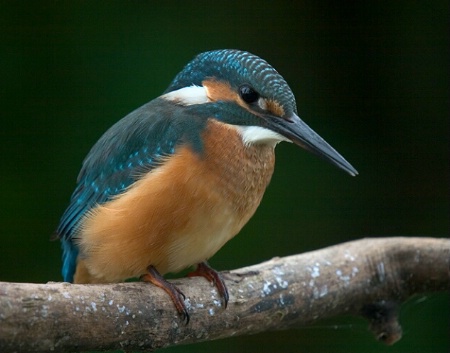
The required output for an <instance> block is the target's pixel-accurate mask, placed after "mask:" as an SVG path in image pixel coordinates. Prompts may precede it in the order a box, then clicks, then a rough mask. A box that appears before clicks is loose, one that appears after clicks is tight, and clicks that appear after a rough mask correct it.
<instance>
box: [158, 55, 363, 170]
mask: <svg viewBox="0 0 450 353" xmlns="http://www.w3.org/2000/svg"><path fill="white" fill-rule="evenodd" d="M163 98H165V99H168V100H172V101H174V102H177V103H179V104H182V105H202V107H204V108H206V109H209V107H215V108H216V110H217V107H220V110H221V111H222V112H223V113H222V114H220V111H219V113H216V116H217V117H219V118H220V119H221V120H223V121H224V122H227V123H230V124H233V125H236V126H238V127H239V130H240V132H241V134H242V138H243V141H244V143H246V144H258V143H273V144H275V143H278V142H280V141H289V142H293V143H295V144H297V145H299V146H301V147H302V148H304V149H306V150H307V151H310V152H312V153H314V154H316V155H317V156H319V157H321V158H324V159H325V160H328V161H329V162H331V163H332V164H334V165H336V166H337V167H339V168H341V169H343V170H345V171H346V172H348V173H349V174H350V175H353V176H354V175H357V174H358V172H357V171H356V169H355V168H353V167H352V165H351V164H350V163H348V162H347V161H346V160H345V159H344V158H343V157H342V156H341V155H340V154H339V153H338V152H337V151H336V150H335V149H334V148H333V147H331V146H330V145H329V144H328V143H327V142H326V141H325V140H324V139H322V138H321V137H320V136H319V135H318V134H316V133H315V132H314V131H313V130H312V129H311V128H310V127H309V126H308V125H307V124H306V123H304V122H303V121H302V120H301V119H300V118H299V117H298V115H297V106H296V103H295V97H294V94H293V93H292V90H291V89H290V87H289V85H288V84H287V83H286V81H285V80H284V78H283V77H282V76H281V75H280V74H279V73H278V72H277V71H276V70H275V69H274V68H273V67H272V66H270V65H269V64H268V63H267V62H266V61H265V60H263V59H261V58H259V57H258V56H256V55H253V54H250V53H248V52H245V51H240V50H231V49H223V50H214V51H209V52H205V53H202V54H199V55H198V56H196V57H195V58H194V59H193V60H192V61H191V62H190V63H189V64H187V65H186V66H185V68H184V69H183V70H182V71H181V72H180V73H179V74H178V75H177V76H176V77H175V79H174V80H173V81H172V83H171V84H170V86H169V88H168V89H167V90H166V92H165V94H164V96H163Z"/></svg>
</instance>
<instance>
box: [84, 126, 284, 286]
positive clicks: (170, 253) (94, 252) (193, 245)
mask: <svg viewBox="0 0 450 353" xmlns="http://www.w3.org/2000/svg"><path fill="white" fill-rule="evenodd" d="M203 141H204V153H203V154H202V155H198V154H196V153H193V151H192V150H191V148H190V147H189V146H183V147H180V148H179V149H178V150H177V151H176V153H175V154H174V155H172V156H171V157H169V158H168V159H167V161H166V162H165V163H164V164H163V165H162V166H161V167H158V168H156V169H155V170H153V171H152V172H150V173H148V174H147V175H145V176H143V177H142V178H141V179H140V180H139V181H137V182H136V183H134V184H133V185H132V186H131V187H130V189H129V190H127V191H126V192H125V193H124V194H122V195H120V196H119V197H117V198H116V199H114V200H111V201H109V202H107V203H105V204H103V205H101V206H98V207H96V208H95V209H94V210H93V211H92V212H91V213H90V214H89V215H88V216H87V217H86V218H85V220H84V221H83V225H82V227H81V230H80V234H79V235H78V236H77V238H78V239H79V245H80V250H81V251H80V254H81V255H80V260H79V266H78V267H77V271H76V274H75V282H78V283H81V282H116V281H122V280H124V279H127V278H131V277H137V276H140V275H141V274H143V273H145V272H146V268H147V267H148V266H149V265H153V266H155V267H156V269H157V270H158V271H159V272H160V273H162V274H164V273H167V272H177V271H180V270H182V269H184V268H186V267H188V266H191V265H194V264H197V263H199V262H201V261H205V260H207V259H208V258H210V257H211V256H213V255H214V254H215V253H216V252H217V250H219V249H220V248H221V247H222V246H223V245H224V244H225V243H226V242H227V241H228V240H230V239H231V238H232V237H233V236H234V235H236V234H237V233H238V232H239V231H240V230H241V228H242V227H243V226H244V225H245V223H247V221H248V220H249V219H250V217H251V216H252V215H253V214H254V212H255V210H256V208H257V207H258V205H259V203H260V201H261V198H262V196H263V193H264V191H265V189H266V187H267V185H268V183H269V181H270V178H271V176H272V173H273V168H274V160H275V159H274V146H273V145H257V146H246V147H244V145H243V143H242V139H241V136H240V135H239V133H238V131H237V129H236V128H235V127H233V126H232V125H226V124H223V123H220V122H217V121H215V120H210V121H209V122H208V124H207V128H206V129H205V132H204V134H203Z"/></svg>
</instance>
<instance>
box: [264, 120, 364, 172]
mask: <svg viewBox="0 0 450 353" xmlns="http://www.w3.org/2000/svg"><path fill="white" fill-rule="evenodd" d="M265 121H266V123H267V124H268V125H269V127H270V128H271V130H273V131H276V132H277V133H279V134H281V135H283V136H284V137H286V138H288V139H289V140H291V141H292V142H294V143H295V144H296V145H299V146H300V147H303V148H304V149H305V150H307V151H309V152H311V153H314V154H315V155H317V156H319V157H321V158H323V159H325V160H327V161H329V162H330V163H332V164H334V165H335V166H337V167H339V168H341V169H342V170H345V171H346V172H347V173H349V174H350V175H352V176H355V175H357V174H358V172H357V171H356V169H355V168H353V166H352V165H351V164H350V163H349V162H347V161H346V160H345V158H344V157H342V156H341V155H340V154H339V153H338V152H337V151H336V150H335V149H334V148H333V147H331V146H330V145H329V144H328V143H327V142H326V141H325V140H324V139H323V138H322V137H320V136H319V135H318V134H316V133H315V132H314V130H313V129H311V128H310V127H309V126H308V125H306V124H305V123H304V122H303V120H301V119H300V118H299V117H298V116H297V115H296V114H294V113H292V115H291V116H290V117H289V118H287V119H286V118H284V119H283V118H273V117H271V118H266V119H265Z"/></svg>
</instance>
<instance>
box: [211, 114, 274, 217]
mask: <svg viewBox="0 0 450 353" xmlns="http://www.w3.org/2000/svg"><path fill="white" fill-rule="evenodd" d="M204 150H205V152H204V156H203V161H202V162H203V163H204V164H205V165H206V167H207V168H208V170H210V172H211V179H212V180H211V182H212V185H214V188H215V190H214V192H215V193H218V194H220V196H221V197H222V198H223V201H224V202H225V203H227V204H229V205H230V207H231V208H232V210H233V211H234V212H236V215H237V217H238V218H239V219H240V220H241V221H243V222H244V223H245V222H247V221H248V219H249V218H250V217H251V216H252V215H253V213H254V212H255V210H256V208H257V207H258V205H259V203H260V202H261V199H262V196H263V194H264V191H265V189H266V187H267V185H268V184H269V182H270V179H271V177H272V174H273V170H274V164H275V154H274V146H273V145H270V144H259V145H248V146H245V145H244V144H243V142H242V137H241V136H240V134H239V132H238V130H237V129H236V128H235V127H234V126H231V125H226V124H222V123H220V122H217V121H211V122H210V123H209V124H208V127H207V129H206V132H205V134H204Z"/></svg>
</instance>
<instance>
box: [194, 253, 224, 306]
mask: <svg viewBox="0 0 450 353" xmlns="http://www.w3.org/2000/svg"><path fill="white" fill-rule="evenodd" d="M196 276H201V277H205V278H206V279H207V280H208V281H210V282H212V284H213V285H215V286H216V288H217V290H218V291H219V295H220V296H221V297H222V299H223V302H224V307H225V308H226V307H227V305H228V300H229V299H230V296H229V294H228V289H227V286H226V285H225V282H224V280H223V278H222V275H221V274H220V273H219V272H217V271H216V270H214V269H213V268H211V267H210V266H209V265H208V263H207V262H206V261H204V262H201V263H199V264H198V265H197V269H196V270H195V271H193V272H191V273H189V274H188V277H196Z"/></svg>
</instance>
